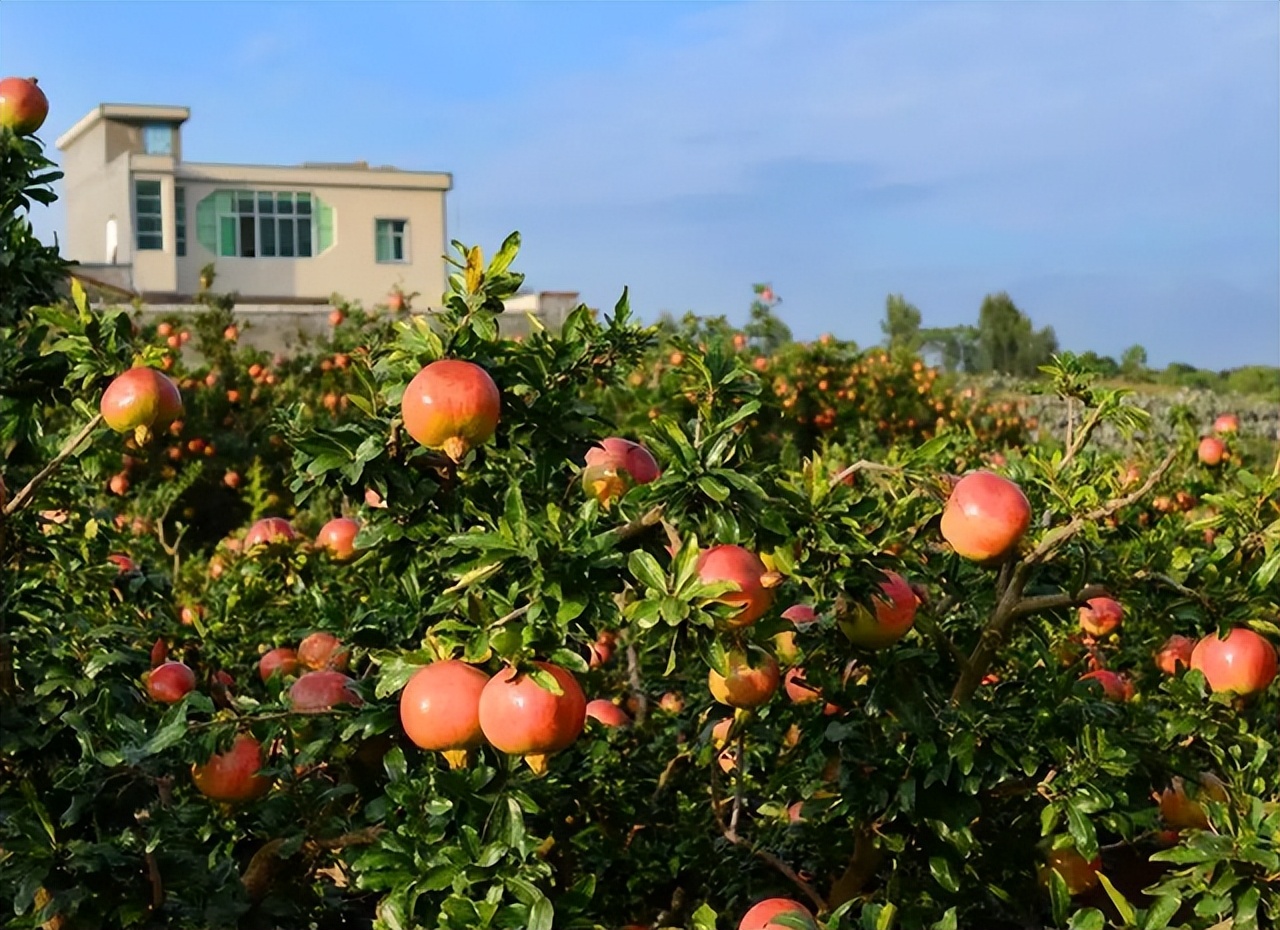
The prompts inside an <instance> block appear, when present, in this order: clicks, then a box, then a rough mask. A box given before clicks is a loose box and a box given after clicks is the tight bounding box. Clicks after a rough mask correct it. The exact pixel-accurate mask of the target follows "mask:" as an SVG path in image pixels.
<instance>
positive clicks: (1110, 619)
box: [1079, 597, 1124, 636]
mask: <svg viewBox="0 0 1280 930" xmlns="http://www.w3.org/2000/svg"><path fill="white" fill-rule="evenodd" d="M1123 619H1124V608H1123V607H1121V606H1120V602H1119V601H1117V600H1114V599H1112V598H1109V597H1091V598H1089V600H1088V601H1086V602H1085V603H1084V605H1083V606H1082V607H1081V608H1080V614H1079V621H1080V629H1082V630H1083V631H1084V632H1086V633H1088V634H1089V635H1090V636H1106V635H1107V634H1109V633H1112V632H1113V631H1115V630H1116V629H1117V628H1118V627H1119V626H1120V622H1121V621H1122V620H1123Z"/></svg>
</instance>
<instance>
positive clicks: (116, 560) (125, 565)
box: [107, 552, 138, 575]
mask: <svg viewBox="0 0 1280 930" xmlns="http://www.w3.org/2000/svg"><path fill="white" fill-rule="evenodd" d="M107 561H108V562H110V563H111V564H112V565H114V566H115V567H116V568H118V569H119V570H120V574H121V575H127V574H129V573H130V572H136V571H137V570H138V565H137V563H136V562H134V561H133V559H131V558H129V557H128V556H127V555H122V554H121V553H119V552H113V553H112V554H111V555H109V556H107Z"/></svg>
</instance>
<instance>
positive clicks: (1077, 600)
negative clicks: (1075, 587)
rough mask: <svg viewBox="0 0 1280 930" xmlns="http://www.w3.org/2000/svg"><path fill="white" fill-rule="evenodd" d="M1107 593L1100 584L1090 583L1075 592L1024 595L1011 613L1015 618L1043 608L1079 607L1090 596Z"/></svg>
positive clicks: (1099, 595) (1102, 595)
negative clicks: (1034, 595)
mask: <svg viewBox="0 0 1280 930" xmlns="http://www.w3.org/2000/svg"><path fill="white" fill-rule="evenodd" d="M1109 593H1110V592H1109V591H1108V590H1107V589H1106V588H1105V587H1103V586H1102V585H1097V584H1091V585H1086V586H1085V587H1083V588H1081V589H1080V590H1079V591H1077V592H1076V593H1075V594H1045V595H1042V596H1039V597H1024V598H1023V599H1022V600H1020V601H1019V602H1018V603H1017V604H1016V605H1015V606H1014V608H1013V615H1014V617H1015V618H1016V617H1027V616H1030V615H1031V614H1038V613H1041V612H1042V611H1045V610H1060V609H1061V608H1063V607H1079V606H1080V605H1081V604H1083V603H1084V602H1085V601H1087V600H1090V599H1091V598H1095V597H1106V596H1107V595H1108V594H1109Z"/></svg>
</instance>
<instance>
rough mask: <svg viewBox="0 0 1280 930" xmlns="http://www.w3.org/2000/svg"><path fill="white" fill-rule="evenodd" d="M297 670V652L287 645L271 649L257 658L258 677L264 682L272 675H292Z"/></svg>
mask: <svg viewBox="0 0 1280 930" xmlns="http://www.w3.org/2000/svg"><path fill="white" fill-rule="evenodd" d="M297 671H298V654H297V653H296V652H294V651H293V650H292V649H290V648H288V647H287V646H280V647H278V648H276V649H272V650H271V651H270V652H268V653H266V654H265V655H263V657H262V658H261V659H259V660H258V677H259V678H261V679H262V681H263V683H266V682H267V681H269V680H270V679H271V676H272V675H275V674H276V673H279V674H280V675H294V674H296V673H297Z"/></svg>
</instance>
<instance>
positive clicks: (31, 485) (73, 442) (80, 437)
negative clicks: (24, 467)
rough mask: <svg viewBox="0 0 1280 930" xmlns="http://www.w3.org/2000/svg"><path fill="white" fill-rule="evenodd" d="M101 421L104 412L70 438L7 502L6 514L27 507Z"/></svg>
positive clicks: (8, 514)
mask: <svg viewBox="0 0 1280 930" xmlns="http://www.w3.org/2000/svg"><path fill="white" fill-rule="evenodd" d="M101 423H102V414H100V413H99V414H95V415H94V417H93V419H92V420H90V421H89V422H88V423H86V424H85V425H84V426H83V427H81V429H80V432H78V433H76V434H75V435H74V436H72V437H71V438H70V439H68V440H67V441H66V444H65V445H63V447H62V449H61V450H60V451H59V452H58V454H57V455H55V456H54V457H53V458H52V459H50V460H49V464H48V465H46V466H45V467H44V468H42V469H40V471H38V472H37V473H36V476H35V477H34V478H32V479H31V480H30V481H28V482H27V484H26V486H25V487H24V488H23V489H22V490H21V491H19V492H18V493H17V494H15V495H13V499H12V500H11V501H9V503H7V504H5V507H4V515H5V516H6V517H9V516H13V514H15V513H17V512H18V511H19V510H21V509H22V508H23V507H25V506H26V505H27V502H28V501H30V500H31V498H32V497H33V496H34V495H35V493H36V491H38V490H39V489H40V485H42V484H44V483H45V482H46V481H48V480H49V477H50V476H51V475H52V474H53V473H54V472H55V471H57V470H58V468H59V466H61V465H62V463H63V462H65V461H66V460H67V459H69V458H70V457H71V456H72V455H73V454H74V453H75V451H76V450H77V449H79V448H80V443H82V442H84V441H85V439H87V438H88V437H89V434H90V433H92V432H93V431H94V430H95V429H97V428H98V426H99V424H101Z"/></svg>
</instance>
